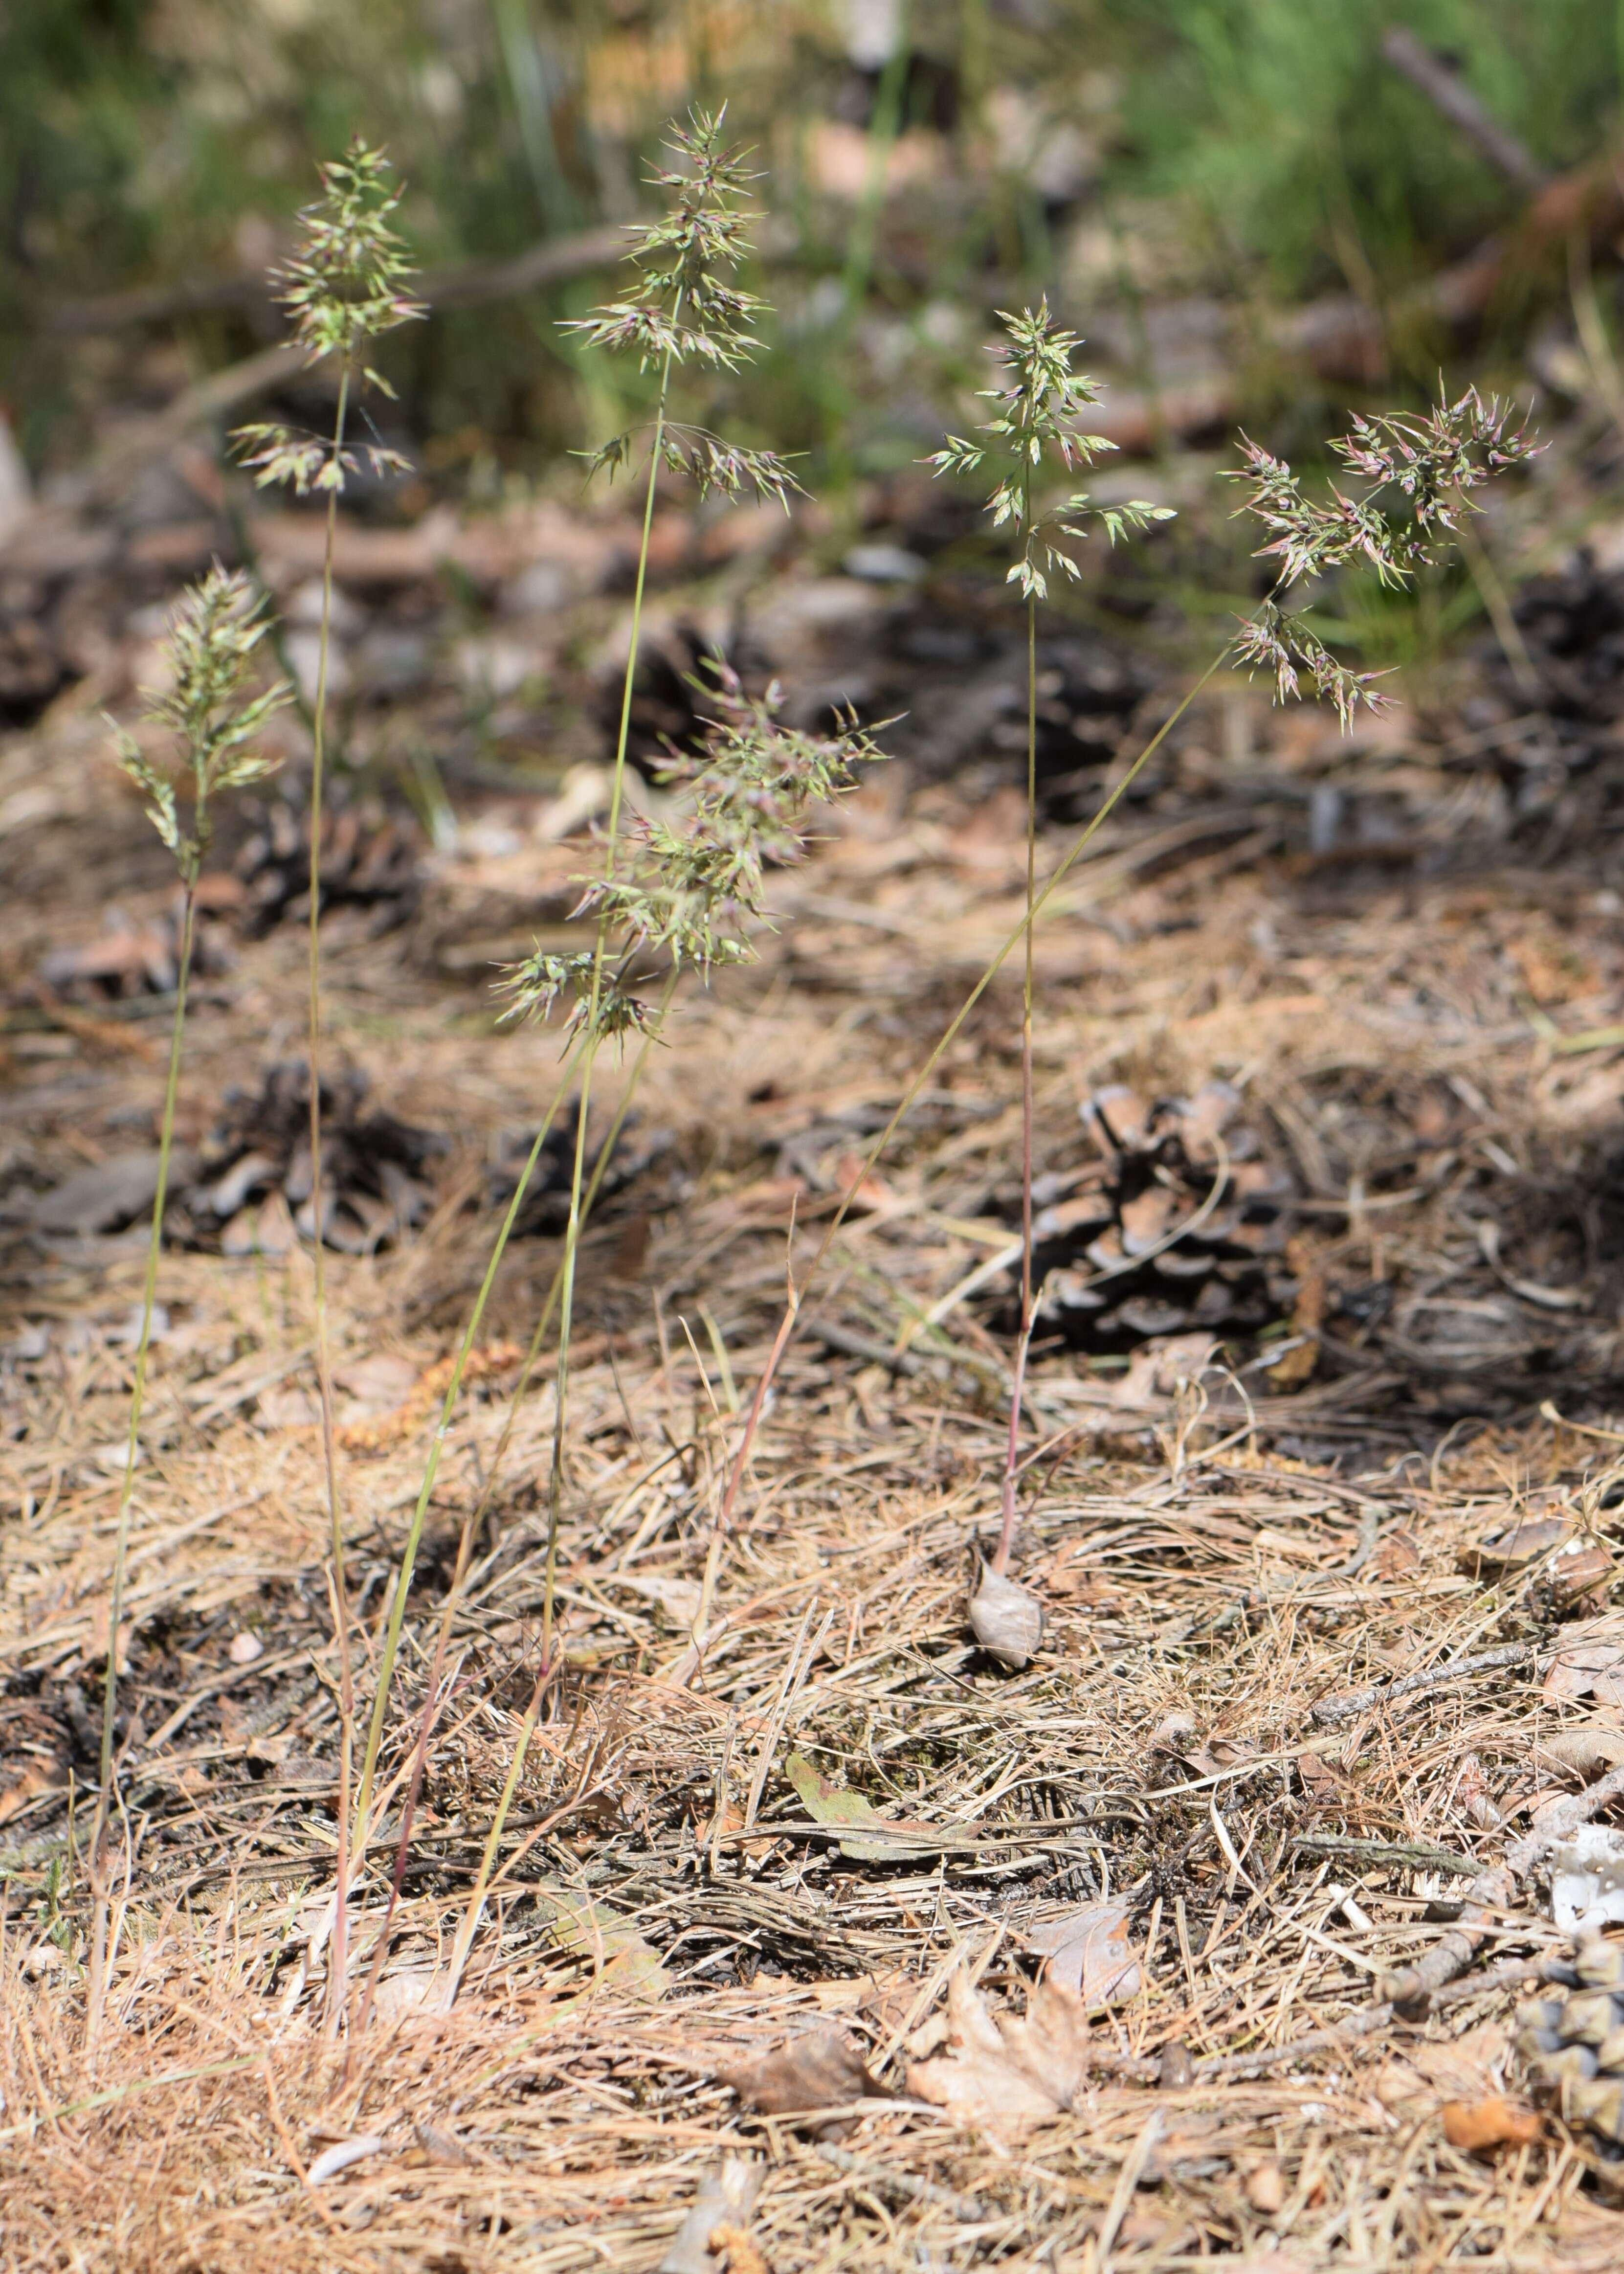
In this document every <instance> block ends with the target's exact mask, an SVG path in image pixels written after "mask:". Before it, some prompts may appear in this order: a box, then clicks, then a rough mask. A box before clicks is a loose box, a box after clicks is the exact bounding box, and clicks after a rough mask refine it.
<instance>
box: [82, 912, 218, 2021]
mask: <svg viewBox="0 0 1624 2274" xmlns="http://www.w3.org/2000/svg"><path fill="white" fill-rule="evenodd" d="M183 894H184V897H183V900H182V905H181V930H180V956H179V960H178V968H177V974H176V980H175V1016H174V1019H173V1021H172V1022H171V1025H170V1028H169V1073H168V1075H167V1077H166V1079H165V1081H164V1086H163V1117H162V1122H161V1124H160V1126H159V1132H158V1178H157V1184H156V1186H155V1188H154V1193H153V1216H152V1232H151V1236H150V1237H149V1239H148V1240H147V1276H146V1279H145V1281H144V1283H143V1285H142V1289H141V1324H140V1330H139V1335H138V1337H137V1339H136V1345H135V1379H134V1382H133V1383H132V1387H131V1391H130V1427H129V1431H128V1434H127V1435H126V1437H125V1439H124V1472H123V1474H122V1476H121V1477H120V1479H119V1484H118V1515H117V1540H115V1543H114V1547H113V1595H112V1601H111V1604H110V1605H109V1611H108V1625H107V1674H106V1676H105V1678H104V1680H103V1682H102V1764H101V1783H100V1786H99V1788H98V1790H97V1794H96V1812H95V1818H94V1824H93V1826H92V1830H91V1835H90V1869H91V1878H92V1883H93V1886H94V1890H95V1916H94V1928H93V1932H92V1938H91V1940H92V1961H91V1995H90V2007H89V2015H88V2021H87V2025H86V2032H87V2035H88V2037H89V2038H90V2041H91V2042H92V2043H93V2044H94V2041H95V2037H96V2035H97V2031H98V2029H99V2027H100V2022H101V2015H102V1998H103V1996H104V1994H105V1992H106V1987H107V1983H106V1969H107V1957H108V1946H107V1943H108V1932H107V1931H108V1901H107V1886H106V1874H105V1870H104V1863H105V1858H104V1856H103V1847H104V1843H105V1841H106V1839H107V1826H108V1817H109V1812H110V1811H111V1808H112V1800H113V1734H114V1724H115V1722H116V1721H117V1713H118V1630H119V1629H120V1627H121V1626H122V1625H123V1623H124V1579H125V1574H126V1571H127V1570H128V1566H129V1560H130V1509H131V1503H132V1500H133V1497H134V1493H135V1465H136V1461H137V1460H138V1458H139V1454H140V1429H141V1412H142V1409H143V1407H144V1405H145V1404H146V1399H147V1357H148V1354H149V1352H151V1349H152V1333H153V1317H154V1312H155V1310H156V1308H157V1299H158V1259H159V1257H160V1255H161V1254H162V1251H163V1210H164V1204H165V1202H166V1201H167V1200H168V1198H169V1158H170V1155H171V1154H172V1152H173V1150H174V1146H175V1108H176V1103H177V1100H178V1098H179V1096H180V1060H181V1046H182V1043H183V1040H184V1035H185V1028H186V990H187V986H188V983H189V982H190V980H191V977H192V939H193V935H194V932H195V929H196V915H197V875H196V872H195V870H193V871H192V873H191V874H189V875H188V876H187V877H186V878H185V880H184V885H183Z"/></svg>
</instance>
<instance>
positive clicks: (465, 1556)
mask: <svg viewBox="0 0 1624 2274" xmlns="http://www.w3.org/2000/svg"><path fill="white" fill-rule="evenodd" d="M676 985H677V974H676V973H675V972H674V971H673V973H672V975H671V978H670V980H669V981H668V983H667V984H666V988H665V996H664V998H663V999H662V1001H661V1003H660V1006H659V1010H658V1013H657V1014H656V1018H655V1020H654V1023H653V1024H652V1025H651V1026H650V1028H649V1030H648V1032H647V1033H646V1034H645V1035H643V1046H642V1048H641V1049H640V1050H638V1052H637V1055H636V1057H635V1059H634V1060H633V1061H632V1071H631V1078H630V1080H629V1081H628V1083H627V1085H626V1093H625V1095H624V1096H623V1097H622V1098H621V1100H620V1104H619V1105H618V1106H617V1107H616V1108H615V1114H614V1119H613V1122H611V1124H610V1126H609V1133H608V1135H607V1136H606V1137H605V1140H604V1142H603V1144H602V1146H601V1147H600V1148H599V1149H598V1158H597V1160H596V1161H595V1162H594V1163H593V1164H592V1178H591V1182H590V1184H589V1185H588V1186H587V1188H586V1194H585V1197H584V1199H583V1201H582V1203H581V1212H582V1216H583V1220H587V1221H590V1217H591V1214H592V1207H593V1203H594V1202H595V1201H596V1200H597V1198H598V1188H599V1186H601V1185H602V1183H603V1180H604V1177H605V1173H606V1171H607V1170H608V1166H609V1163H610V1161H611V1159H612V1158H613V1154H614V1148H615V1146H616V1143H617V1142H618V1141H619V1139H620V1131H621V1129H622V1128H623V1127H624V1126H625V1123H626V1117H627V1115H628V1113H629V1112H630V1111H631V1107H632V1101H633V1099H634V1098H635V1096H636V1094H637V1084H638V1082H639V1081H640V1080H641V1078H642V1075H643V1068H644V1066H645V1065H647V1063H648V1058H649V1052H650V1050H652V1049H653V1047H654V1043H655V1041H656V1038H657V1036H658V1031H659V1028H660V1026H661V1024H663V1022H664V1020H665V1013H666V1012H667V1011H668V1010H669V1008H670V1007H671V998H672V997H673V994H674V993H675V992H676ZM563 1276H564V1272H563V1265H562V1263H561V1262H560V1265H559V1268H558V1269H557V1270H555V1271H554V1273H553V1277H552V1279H551V1281H550V1282H549V1284H548V1287H547V1293H546V1299H545V1301H544V1303H543V1304H542V1306H541V1314H540V1316H539V1317H538V1320H537V1321H536V1328H535V1332H534V1333H533V1334H532V1335H531V1337H530V1348H529V1350H528V1351H527V1352H525V1355H524V1364H523V1366H522V1367H520V1369H519V1378H518V1381H517V1382H515V1385H514V1391H513V1396H512V1397H511V1398H510V1399H509V1400H508V1413H507V1418H506V1419H505V1420H504V1421H503V1423H502V1434H501V1435H500V1437H499V1438H498V1439H497V1441H496V1450H495V1452H494V1453H492V1456H491V1465H490V1468H489V1470H488V1471H487V1472H486V1475H485V1482H484V1484H483V1485H482V1486H481V1487H480V1492H479V1497H478V1499H477V1501H475V1502H474V1503H473V1504H472V1506H471V1507H470V1510H469V1511H468V1513H467V1515H466V1516H465V1517H463V1518H462V1530H461V1532H459V1534H458V1536H457V1552H456V1563H455V1568H454V1570H453V1571H452V1574H451V1584H450V1585H449V1586H448V1587H447V1590H446V1600H445V1601H444V1602H443V1604H442V1605H441V1606H440V1626H439V1629H438V1630H437V1632H436V1634H435V1637H434V1657H433V1661H432V1665H431V1666H430V1668H429V1679H428V1688H427V1691H426V1693H425V1698H424V1701H423V1712H422V1713H421V1715H420V1716H419V1718H418V1723H417V1748H416V1751H414V1753H413V1755H412V1763H411V1780H410V1784H409V1786H408V1788H407V1793H406V1800H405V1804H404V1806H403V1807H402V1811H401V1829H400V1837H399V1840H398V1841H397V1842H396V1846H395V1869H394V1871H393V1873H392V1874H391V1877H390V1881H389V1897H388V1902H387V1908H386V1910H385V1913H384V1922H383V1925H382V1928H381V1929H380V1932H379V1936H378V1942H377V1946H376V1948H375V1949H374V1951H373V1954H372V1965H371V1967H370V1968H369V1969H368V1972H367V1979H366V1986H365V1990H364V1992H363V1993H362V1997H361V2002H360V2006H359V2008H358V2011H357V2016H356V2025H355V2034H356V2036H357V2037H360V2036H361V2035H363V2034H364V2033H365V2028H366V2022H367V2017H368V2014H370V2012H371V2010H372V1999H373V1997H374V1996H375V1994H376V1992H377V1988H378V1982H379V1977H380V1975H381V1973H382V1971H383V1962H384V1960H385V1958H386V1956H387V1953H388V1946H389V1928H390V1925H391V1923H392V1922H393V1920H394V1916H395V1909H396V1908H397V1907H398V1905H399V1902H400V1896H401V1888H402V1886H403V1885H404V1883H405V1878H406V1858H407V1855H408V1853H409V1851H410V1846H411V1828H412V1825H413V1824H414V1822H415V1821H416V1818H417V1803H418V1801H419V1799H420V1798H421V1796H422V1793H423V1779H424V1775H425V1772H426V1770H427V1767H428V1749H429V1736H430V1733H431V1731H432V1728H433V1724H434V1720H435V1717H436V1715H437V1714H438V1713H440V1710H441V1708H442V1706H443V1702H444V1701H443V1700H442V1698H441V1696H440V1685H441V1683H442V1682H443V1681H444V1679H445V1671H446V1660H447V1656H448V1655H449V1653H450V1645H451V1622H452V1619H453V1617H454V1616H455V1612H456V1607H457V1605H458V1603H459V1602H460V1601H461V1600H462V1583H463V1581H464V1580H465V1579H466V1578H467V1577H468V1567H469V1565H470V1562H472V1561H473V1547H474V1542H475V1540H477V1538H478V1536H479V1526H480V1523H481V1521H482V1519H483V1517H484V1516H485V1510H486V1509H488V1508H489V1506H490V1505H491V1502H492V1498H493V1496H494V1495H495V1491H496V1485H497V1480H498V1478H499V1477H500V1475H501V1472H502V1464H503V1462H504V1461H505V1460H506V1458H507V1457H508V1445H509V1444H510V1443H511V1442H512V1439H513V1432H514V1427H515V1424H516V1422H517V1420H518V1418H519V1410H520V1408H521V1406H522V1405H523V1403H524V1398H525V1394H526V1392H527V1391H528V1390H529V1389H530V1380H531V1377H532V1376H533V1374H535V1371H536V1366H537V1362H538V1359H539V1358H540V1356H541V1345H542V1344H543V1342H544V1341H545V1338H546V1332H547V1329H548V1327H549V1326H550V1325H551V1324H552V1322H553V1306H554V1304H555V1303H556V1302H557V1300H558V1296H559V1290H560V1286H561V1285H562V1284H563Z"/></svg>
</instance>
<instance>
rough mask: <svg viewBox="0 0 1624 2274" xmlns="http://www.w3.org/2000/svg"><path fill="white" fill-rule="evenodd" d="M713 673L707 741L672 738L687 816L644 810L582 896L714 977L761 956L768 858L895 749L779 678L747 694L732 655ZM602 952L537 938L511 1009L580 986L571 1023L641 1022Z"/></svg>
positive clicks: (657, 948)
mask: <svg viewBox="0 0 1624 2274" xmlns="http://www.w3.org/2000/svg"><path fill="white" fill-rule="evenodd" d="M707 692H708V693H709V694H710V696H711V700H712V703H713V704H714V712H713V715H712V716H711V718H710V719H707V720H706V722H705V733H704V739H703V745H702V747H701V749H700V750H699V751H698V753H697V754H696V755H695V756H693V757H688V756H685V755H682V754H680V753H679V752H676V751H673V752H672V754H671V759H670V763H669V764H668V765H667V766H666V767H665V770H664V776H663V779H665V781H666V782H668V783H670V784H671V785H673V787H678V788H680V810H679V813H678V816H677V817H675V818H674V819H673V820H669V821H667V820H657V821H647V820H643V821H640V822H638V823H637V824H636V825H635V827H634V828H633V830H632V831H631V832H630V834H631V840H632V842H631V851H630V858H629V863H628V867H627V869H626V870H624V872H623V873H620V874H618V875H610V876H605V877H593V878H590V879H585V878H583V880H582V881H583V883H584V884H585V885H586V890H585V892H583V896H582V899H581V902H580V905H579V907H577V908H576V910H575V914H576V915H577V916H580V915H595V916H597V917H598V919H599V920H600V921H601V922H604V923H606V924H607V925H609V926H611V927H612V928H613V930H616V931H617V932H618V933H620V935H621V936H622V937H624V938H625V940H626V941H627V943H628V950H629V951H636V952H639V953H642V954H643V955H644V956H652V957H654V958H656V959H658V960H662V961H665V963H667V964H668V965H669V966H670V967H671V968H673V970H675V969H679V968H682V967H684V966H691V967H693V968H695V969H697V970H698V971H700V972H702V973H703V975H705V976H706V977H707V978H708V977H709V976H710V975H711V971H712V970H713V969H714V968H716V967H717V966H718V965H723V966H726V965H729V964H735V963H744V962H748V960H750V958H751V956H752V954H753V953H754V950H753V947H752V935H753V934H754V932H755V931H756V930H757V929H758V928H759V927H761V926H763V925H770V923H771V918H770V917H769V915H768V912H767V907H766V874H765V872H766V870H767V868H768V866H769V865H776V866H778V867H784V866H786V865H788V864H790V863H793V862H799V861H801V860H804V859H805V857H806V853H807V847H808V842H809V837H810V829H811V825H812V816H813V814H814V812H815V810H816V808H817V807H819V806H820V805H826V804H829V803H831V802H833V801H834V800H836V799H838V798H841V797H845V796H847V795H849V794H850V793H851V792H852V791H853V789H855V788H856V787H857V786H858V784H859V782H860V780H861V768H862V767H864V766H866V765H868V764H873V763H875V762H876V760H878V759H879V758H881V757H883V755H884V754H883V751H881V750H879V749H876V747H875V744H874V742H873V740H872V739H871V737H870V736H869V735H868V734H866V733H865V732H864V731H863V730H862V729H861V728H860V727H858V726H857V724H856V722H855V720H854V719H852V720H848V721H847V722H846V724H845V725H843V726H840V727H837V728H836V730H835V731H834V732H833V733H832V734H811V733H808V732H806V731H804V730H802V729H799V728H795V727H786V726H784V725H783V724H782V723H781V721H780V719H779V718H778V712H779V709H780V707H781V705H782V701H783V697H782V695H781V693H780V691H779V689H778V687H777V686H776V685H774V686H771V687H769V688H768V689H767V690H766V692H765V693H764V694H763V695H759V696H753V695H749V694H748V693H747V692H746V690H745V689H744V687H743V686H742V684H741V681H740V679H739V677H738V674H737V673H735V672H734V671H733V670H732V669H731V668H730V667H729V666H727V665H726V664H723V663H712V665H711V687H710V689H708V690H707ZM626 960H628V958H623V959H622V970H623V969H624V965H625V962H626ZM593 963H594V958H593V956H592V955H591V954H590V953H581V954H577V955H568V956H560V955H553V954H547V953H544V952H543V951H541V950H540V949H538V951H537V952H536V953H535V954H534V955H532V956H530V957H528V958H527V959H526V960H524V961H523V963H518V964H515V965H513V966H511V967H510V968H509V969H508V971H507V973H506V974H505V975H504V977H503V978H502V979H501V980H500V982H499V983H498V985H499V987H500V990H501V991H502V992H503V993H505V994H507V995H508V996H509V997H510V998H511V1000H510V1001H509V1003H508V1008H507V1009H506V1010H505V1011H504V1012H503V1013H502V1016H503V1017H504V1018H505V1019H511V1018H518V1017H524V1018H545V1016H546V1015H547V1013H549V1012H550V1011H551V1010H552V1008H553V1004H554V1003H555V1002H556V1001H557V1000H558V999H559V998H560V996H563V995H568V996H571V997H573V998H574V1007H573V1009H572V1012H571V1014H570V1019H569V1028H570V1031H572V1032H573V1031H574V1030H575V1028H579V1027H583V1026H590V1027H591V1028H592V1029H593V1031H594V1032H595V1034H596V1035H598V1037H599V1038H600V1039H602V1038H605V1037H611V1036H613V1037H620V1036H622V1035H626V1034H628V1033H629V1032H632V1031H634V1030H639V1029H642V1028H643V1027H644V1026H645V1024H646V1016H645V1013H644V1009H643V1005H642V1004H641V1002H640V1001H639V1000H638V998H636V997H635V995H634V994H632V993H631V991H630V990H629V989H628V987H627V986H626V985H625V984H624V983H623V979H622V976H621V975H620V974H606V973H605V974H602V975H599V976H598V978H597V979H596V980H595V977H594V972H593Z"/></svg>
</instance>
